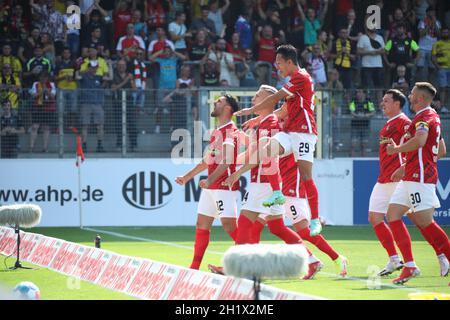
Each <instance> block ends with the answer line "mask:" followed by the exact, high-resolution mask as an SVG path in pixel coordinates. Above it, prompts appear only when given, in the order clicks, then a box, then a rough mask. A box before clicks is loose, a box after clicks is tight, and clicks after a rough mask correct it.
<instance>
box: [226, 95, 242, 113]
mask: <svg viewBox="0 0 450 320" xmlns="http://www.w3.org/2000/svg"><path fill="white" fill-rule="evenodd" d="M223 96H224V97H225V100H226V102H227V104H228V105H229V106H230V107H231V109H233V113H234V112H237V111H238V110H239V104H238V102H237V101H236V99H235V98H234V97H233V96H232V95H230V94H229V93H225V94H224V95H223Z"/></svg>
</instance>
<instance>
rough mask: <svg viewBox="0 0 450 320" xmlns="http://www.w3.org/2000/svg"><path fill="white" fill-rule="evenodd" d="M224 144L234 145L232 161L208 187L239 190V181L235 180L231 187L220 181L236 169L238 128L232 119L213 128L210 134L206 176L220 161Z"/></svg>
mask: <svg viewBox="0 0 450 320" xmlns="http://www.w3.org/2000/svg"><path fill="white" fill-rule="evenodd" d="M225 144H229V145H233V146H234V151H233V159H232V160H233V162H232V163H231V164H230V166H229V167H228V170H227V171H225V172H224V173H223V174H222V175H221V176H220V177H219V178H217V180H216V181H214V182H213V183H212V184H211V185H210V186H209V189H222V190H232V191H234V190H239V181H237V182H236V183H235V184H234V185H233V187H232V188H229V187H227V186H223V185H222V182H224V181H225V179H226V178H228V177H229V176H230V175H231V174H233V173H234V172H235V171H236V160H237V155H238V151H239V129H238V128H237V127H236V125H235V124H234V122H232V121H230V122H229V123H227V124H225V125H223V126H221V127H219V128H217V129H215V130H214V131H213V132H212V134H211V140H210V145H209V152H210V154H209V157H208V158H209V159H208V176H209V175H211V174H212V173H213V172H214V171H215V170H216V169H217V167H218V166H219V165H220V163H221V162H222V157H223V151H224V145H225Z"/></svg>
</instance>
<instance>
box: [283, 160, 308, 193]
mask: <svg viewBox="0 0 450 320" xmlns="http://www.w3.org/2000/svg"><path fill="white" fill-rule="evenodd" d="M280 174H281V181H282V192H283V194H284V195H285V196H287V197H296V198H306V190H305V187H304V186H303V183H301V178H300V171H299V170H298V167H297V163H295V158H294V155H293V154H292V153H291V154H289V155H288V156H285V157H282V158H280Z"/></svg>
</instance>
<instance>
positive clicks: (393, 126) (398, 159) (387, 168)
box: [378, 113, 411, 183]
mask: <svg viewBox="0 0 450 320" xmlns="http://www.w3.org/2000/svg"><path fill="white" fill-rule="evenodd" d="M410 125H411V120H410V119H409V118H408V117H407V116H406V115H405V114H404V113H400V114H399V115H397V116H395V117H393V118H391V119H389V120H388V121H387V122H386V124H385V125H384V127H383V129H381V131H380V134H379V140H380V146H379V148H378V150H379V152H378V154H379V157H380V175H379V176H378V182H379V183H389V182H392V180H391V176H392V174H393V173H394V171H395V170H397V169H398V168H399V167H400V166H401V165H402V163H403V160H404V159H403V156H404V155H402V154H400V153H399V154H393V155H388V154H387V152H386V146H387V145H388V143H389V141H390V139H392V140H394V142H395V144H397V145H399V144H402V143H403V140H404V136H405V134H406V133H407V132H408V129H409V126H410Z"/></svg>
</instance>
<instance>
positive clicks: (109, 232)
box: [82, 227, 224, 255]
mask: <svg viewBox="0 0 450 320" xmlns="http://www.w3.org/2000/svg"><path fill="white" fill-rule="evenodd" d="M82 230H87V231H93V232H99V233H104V234H109V235H111V236H115V237H118V238H124V239H130V240H137V241H143V242H153V243H159V244H164V245H167V246H171V247H176V248H180V249H187V250H191V251H193V250H194V249H193V248H192V247H190V246H185V245H182V244H177V243H172V242H167V241H160V240H153V239H149V238H142V237H135V236H130V235H127V234H123V233H118V232H113V231H107V230H101V229H94V228H86V227H84V228H82ZM208 253H212V254H218V255H223V254H224V252H219V251H210V250H208Z"/></svg>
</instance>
